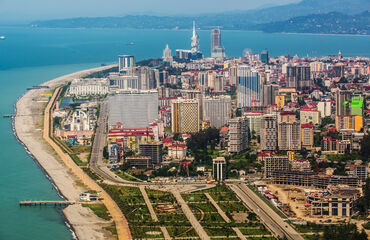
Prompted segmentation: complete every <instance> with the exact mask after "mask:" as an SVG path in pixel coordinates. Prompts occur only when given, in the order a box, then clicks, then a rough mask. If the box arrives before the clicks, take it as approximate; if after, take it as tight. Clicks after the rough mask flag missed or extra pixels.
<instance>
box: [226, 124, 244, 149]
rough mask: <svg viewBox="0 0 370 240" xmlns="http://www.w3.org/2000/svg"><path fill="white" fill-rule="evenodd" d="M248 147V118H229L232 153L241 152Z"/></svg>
mask: <svg viewBox="0 0 370 240" xmlns="http://www.w3.org/2000/svg"><path fill="white" fill-rule="evenodd" d="M247 148H248V120H247V119H246V118H244V117H237V118H233V119H230V120H229V149H228V151H229V152H230V153H240V152H243V151H245V150H246V149H247Z"/></svg>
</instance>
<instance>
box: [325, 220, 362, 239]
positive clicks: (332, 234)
mask: <svg viewBox="0 0 370 240" xmlns="http://www.w3.org/2000/svg"><path fill="white" fill-rule="evenodd" d="M363 233H364V232H361V233H360V232H359V231H358V229H357V227H356V225H354V224H344V225H338V226H335V225H334V226H328V227H326V228H325V229H324V235H323V239H324V240H332V239H336V240H367V235H366V233H365V235H364V234H363Z"/></svg>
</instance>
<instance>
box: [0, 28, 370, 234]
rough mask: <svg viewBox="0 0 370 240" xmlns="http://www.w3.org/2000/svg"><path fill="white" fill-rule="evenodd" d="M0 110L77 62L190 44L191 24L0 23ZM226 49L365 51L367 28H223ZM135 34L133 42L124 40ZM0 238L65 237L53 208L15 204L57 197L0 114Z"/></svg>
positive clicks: (205, 35)
mask: <svg viewBox="0 0 370 240" xmlns="http://www.w3.org/2000/svg"><path fill="white" fill-rule="evenodd" d="M0 35H5V36H6V37H7V39H6V40H0V84H1V87H0V114H5V113H12V112H13V108H14V103H15V102H16V100H17V98H18V97H20V96H21V95H22V94H23V93H24V92H25V91H26V87H28V86H32V85H36V84H39V83H42V82H44V81H47V80H50V79H53V78H55V77H58V76H61V75H64V74H67V73H71V72H75V71H78V70H82V69H86V68H91V67H97V66H99V65H100V64H101V63H112V62H115V61H116V59H117V55H118V54H133V55H135V56H136V58H137V59H138V60H140V59H145V58H150V57H160V56H161V55H162V51H163V49H164V47H165V44H167V43H168V44H169V45H170V48H172V49H173V52H174V49H177V48H189V44H190V37H191V32H190V31H169V30H118V29H38V28H15V27H1V28H0ZM199 35H200V40H201V42H200V43H201V50H202V51H203V53H204V54H205V55H206V56H209V54H210V51H209V48H210V33H209V31H200V32H199ZM222 41H223V45H224V46H225V48H226V53H227V55H228V56H233V57H238V56H241V54H242V51H243V49H245V48H250V49H253V51H254V52H260V51H262V50H265V49H267V50H269V52H270V54H271V55H272V56H278V55H283V54H291V55H295V54H297V55H298V56H307V55H308V56H325V55H336V54H337V53H338V51H339V50H341V51H342V54H343V55H344V56H370V44H369V43H370V37H369V36H332V35H298V34H265V33H261V32H242V31H225V32H223V35H222ZM130 42H134V43H135V44H134V45H128V43H130ZM0 146H1V150H0V239H15V240H18V239H19V240H21V239H40V240H43V239H55V240H59V239H71V238H72V234H71V232H70V231H69V230H68V228H67V226H66V225H65V223H64V219H63V217H62V215H61V212H60V209H55V208H45V207H19V205H18V202H19V201H20V200H56V199H60V196H59V195H58V193H57V191H56V190H55V188H54V187H53V185H52V183H51V182H50V181H49V179H47V178H46V177H45V174H44V173H43V171H42V170H41V168H40V167H39V166H38V165H37V163H35V162H34V161H33V159H32V158H31V157H30V156H28V154H27V153H26V151H25V150H24V148H23V146H22V145H20V144H19V143H18V142H17V140H16V138H15V137H14V136H13V133H12V128H11V120H10V119H6V118H0Z"/></svg>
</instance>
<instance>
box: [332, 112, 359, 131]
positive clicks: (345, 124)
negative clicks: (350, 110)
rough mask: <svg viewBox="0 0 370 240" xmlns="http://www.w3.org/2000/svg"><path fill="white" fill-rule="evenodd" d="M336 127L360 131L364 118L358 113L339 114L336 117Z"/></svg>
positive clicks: (338, 129)
mask: <svg viewBox="0 0 370 240" xmlns="http://www.w3.org/2000/svg"><path fill="white" fill-rule="evenodd" d="M335 128H336V129H337V131H341V130H355V131H357V132H360V131H361V129H362V128H363V118H362V116H356V115H342V116H340V115H337V116H336V117H335Z"/></svg>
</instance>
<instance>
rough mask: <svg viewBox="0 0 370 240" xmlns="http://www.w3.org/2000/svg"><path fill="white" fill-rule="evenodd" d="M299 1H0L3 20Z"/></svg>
mask: <svg viewBox="0 0 370 240" xmlns="http://www.w3.org/2000/svg"><path fill="white" fill-rule="evenodd" d="M298 1H299V0H0V21H2V22H4V21H20V22H23V21H29V20H37V19H55V18H69V17H86V16H89V17H94V16H121V15H125V14H141V13H142V14H160V15H174V14H186V15H188V14H198V13H207V12H223V11H232V10H246V9H253V8H259V7H264V6H270V5H279V4H286V3H291V2H298Z"/></svg>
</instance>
